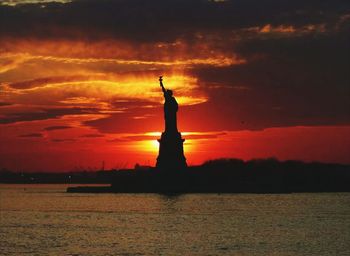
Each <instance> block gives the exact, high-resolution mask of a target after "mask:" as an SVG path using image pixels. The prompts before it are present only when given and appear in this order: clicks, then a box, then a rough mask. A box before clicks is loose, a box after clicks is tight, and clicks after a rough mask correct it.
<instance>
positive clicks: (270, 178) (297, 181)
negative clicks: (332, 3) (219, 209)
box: [0, 158, 350, 193]
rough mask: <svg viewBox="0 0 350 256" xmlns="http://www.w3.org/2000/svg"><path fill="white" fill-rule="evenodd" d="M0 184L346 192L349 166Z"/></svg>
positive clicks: (199, 169) (211, 167) (195, 170)
mask: <svg viewBox="0 0 350 256" xmlns="http://www.w3.org/2000/svg"><path fill="white" fill-rule="evenodd" d="M0 182H1V183H68V184H111V186H107V187H104V188H102V187H100V188H99V187H94V188H91V187H90V188H89V187H78V188H70V189H69V192H126V193H146V192H148V193H151V192H154V193H195V192H197V193H205V192H207V193H288V192H332V191H333V192H337V191H339V192H342V191H344V192H345V191H350V186H349V182H350V165H343V164H325V163H317V162H313V163H305V162H301V161H278V160H276V159H273V158H271V159H256V160H250V161H243V160H239V159H217V160H210V161H207V162H205V163H204V164H202V165H200V166H192V167H189V168H187V169H186V170H175V171H170V170H157V169H155V168H151V167H142V166H138V165H137V166H136V167H135V169H123V170H110V171H95V172H70V173H16V172H10V171H5V170H3V171H1V172H0Z"/></svg>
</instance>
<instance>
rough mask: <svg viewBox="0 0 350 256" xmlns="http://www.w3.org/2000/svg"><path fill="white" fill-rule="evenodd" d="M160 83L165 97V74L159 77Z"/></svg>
mask: <svg viewBox="0 0 350 256" xmlns="http://www.w3.org/2000/svg"><path fill="white" fill-rule="evenodd" d="M159 83H160V87H162V91H163V93H164V97H165V93H166V90H165V88H164V85H163V76H160V77H159Z"/></svg>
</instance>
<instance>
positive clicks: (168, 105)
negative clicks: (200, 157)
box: [156, 76, 187, 171]
mask: <svg viewBox="0 0 350 256" xmlns="http://www.w3.org/2000/svg"><path fill="white" fill-rule="evenodd" d="M159 83H160V87H161V88H162V91H163V95H164V100H165V102H164V121H165V131H164V132H163V133H162V136H161V138H160V139H159V140H158V142H159V155H158V158H157V165H156V167H157V168H158V169H161V170H168V171H176V170H180V169H184V168H186V167H187V164H186V158H185V156H184V152H183V143H184V141H185V140H184V139H182V137H181V133H179V132H178V130H177V118H176V115H177V111H178V104H177V101H176V99H175V97H174V96H173V91H172V90H169V89H165V88H164V85H163V77H162V76H160V77H159Z"/></svg>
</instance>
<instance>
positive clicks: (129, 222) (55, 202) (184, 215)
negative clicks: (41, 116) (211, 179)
mask: <svg viewBox="0 0 350 256" xmlns="http://www.w3.org/2000/svg"><path fill="white" fill-rule="evenodd" d="M65 189H66V185H0V209H1V215H0V218H1V219H0V254H1V255H350V193H324V194H321V193H320V194H286V195H253V194H232V195H217V194H193V195H182V196H177V197H166V196H162V195H157V194H67V193H64V191H65Z"/></svg>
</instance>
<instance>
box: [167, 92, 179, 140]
mask: <svg viewBox="0 0 350 256" xmlns="http://www.w3.org/2000/svg"><path fill="white" fill-rule="evenodd" d="M164 98H165V103H164V119H165V132H168V133H173V132H178V131H177V121H176V112H177V110H178V104H177V102H176V99H175V98H174V97H173V96H170V95H169V94H167V93H164Z"/></svg>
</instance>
